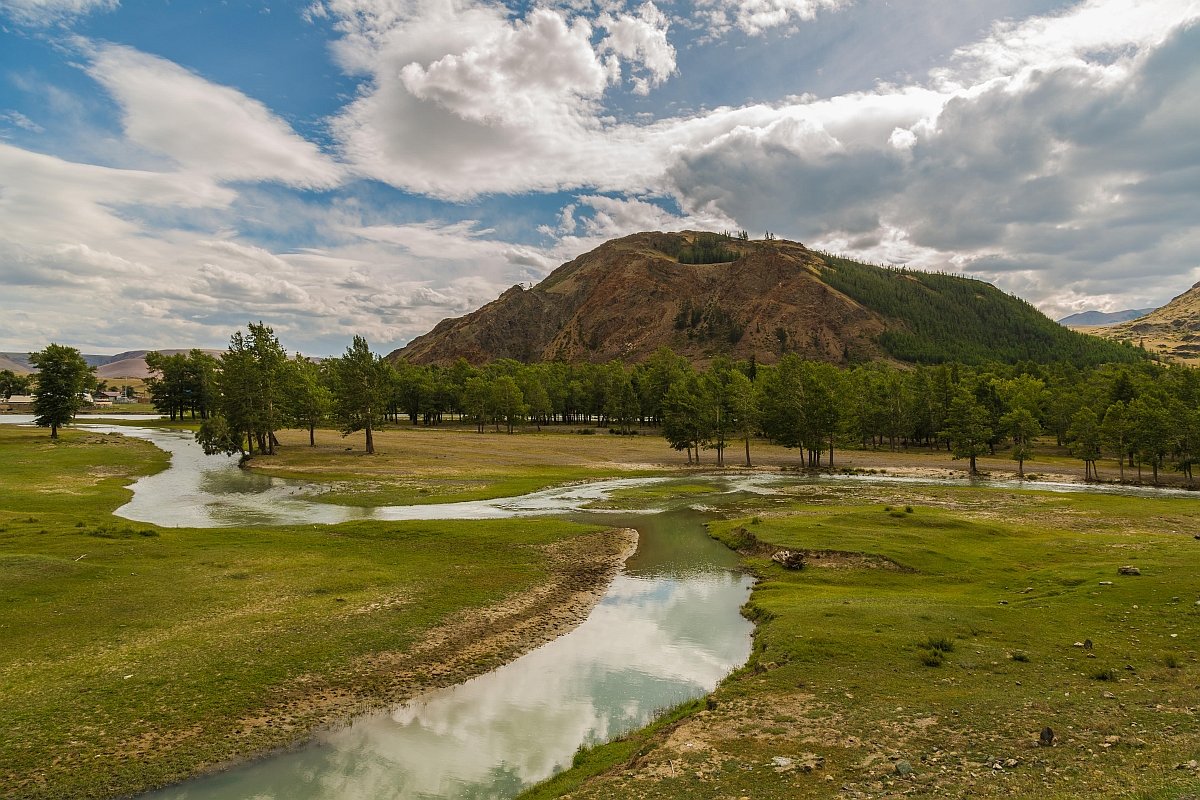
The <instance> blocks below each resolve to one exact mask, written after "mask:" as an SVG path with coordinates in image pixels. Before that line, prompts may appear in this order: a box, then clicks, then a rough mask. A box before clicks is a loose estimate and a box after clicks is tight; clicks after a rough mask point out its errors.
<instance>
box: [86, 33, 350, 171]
mask: <svg viewBox="0 0 1200 800" xmlns="http://www.w3.org/2000/svg"><path fill="white" fill-rule="evenodd" d="M88 73H89V74H90V75H91V76H92V77H93V78H95V79H96V81H97V82H99V83H100V85H101V86H103V87H104V88H105V89H106V90H107V91H108V92H109V94H111V95H112V97H113V98H114V99H115V100H116V101H117V103H118V104H119V105H120V107H121V114H122V124H123V126H124V129H125V135H126V137H127V139H128V140H129V141H130V142H132V143H134V144H137V145H140V146H141V147H144V148H146V149H147V150H150V151H152V152H156V153H161V154H163V155H165V156H167V157H168V158H169V159H170V160H171V161H172V162H173V163H174V164H175V165H177V166H178V167H179V168H182V169H184V170H188V171H192V172H196V173H199V174H201V175H204V176H206V177H208V178H212V179H213V180H218V181H278V182H280V183H284V184H287V185H289V186H296V187H299V188H305V189H321V188H329V187H332V186H335V185H337V184H338V183H339V182H340V181H341V180H342V170H341V168H340V167H339V166H338V165H337V164H335V163H334V162H333V161H332V160H331V159H330V158H329V157H328V156H326V155H325V154H324V153H322V152H321V150H320V148H318V147H317V146H316V145H314V144H313V143H312V142H309V141H307V140H306V139H303V138H301V137H300V136H298V135H297V134H296V132H295V131H293V130H292V129H291V127H290V126H289V125H288V124H287V123H286V122H284V121H283V120H282V119H280V118H279V117H278V116H276V115H275V114H273V113H271V111H270V109H268V108H267V107H266V106H265V105H263V104H262V103H261V102H259V101H257V100H254V99H252V98H250V97H247V96H246V95H245V94H243V93H241V92H239V91H237V90H236V89H231V88H229V87H225V86H219V85H217V84H215V83H212V82H210V81H207V80H205V79H204V78H201V77H200V76H198V75H195V74H193V73H191V72H189V71H187V70H186V69H183V68H182V67H180V66H179V65H177V64H174V63H172V62H170V61H167V60H166V59H163V58H159V57H157V56H152V55H149V54H147V53H143V52H140V51H138V50H134V49H133V48H130V47H122V46H119V45H111V44H105V45H101V46H99V47H97V48H95V50H94V52H93V54H92V62H91V65H90V66H89V68H88Z"/></svg>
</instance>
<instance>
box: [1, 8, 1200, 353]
mask: <svg viewBox="0 0 1200 800" xmlns="http://www.w3.org/2000/svg"><path fill="white" fill-rule="evenodd" d="M860 5H861V4H855V3H852V2H848V1H845V2H844V1H843V0H750V1H749V2H733V0H699V2H697V3H696V4H695V5H694V6H693V7H691V8H689V9H681V8H678V7H676V6H674V5H668V4H665V3H664V4H662V5H661V6H660V5H656V4H655V3H653V2H640V3H639V2H637V0H633V2H625V1H624V0H564V1H563V2H553V3H546V4H539V5H536V6H534V7H530V8H524V7H522V8H521V9H516V10H514V9H510V8H508V7H506V6H503V5H500V4H497V3H492V2H484V1H483V0H455V1H454V2H451V0H327V1H326V2H321V3H316V4H313V5H311V6H310V7H309V8H308V9H307V10H306V11H305V12H304V17H305V19H307V20H308V21H309V23H310V24H311V26H312V28H313V29H314V30H316V31H320V32H324V33H327V34H328V35H329V36H330V37H331V41H330V42H329V52H330V54H331V58H332V59H333V62H334V64H336V68H337V70H339V71H340V73H341V74H342V75H343V76H349V77H350V78H351V79H352V80H353V81H355V82H357V86H356V88H355V91H353V92H350V93H348V94H347V95H346V96H345V97H343V98H340V99H339V100H338V102H337V103H335V104H333V105H332V106H331V109H332V110H331V112H330V116H329V117H328V119H327V123H328V133H329V141H328V142H326V143H325V144H324V145H318V144H317V143H315V142H313V141H310V140H308V139H306V138H305V137H304V136H302V135H301V134H300V133H298V132H297V130H296V129H295V128H294V127H293V125H292V124H290V123H289V122H288V121H287V119H285V118H284V116H283V115H281V114H280V113H277V112H276V111H274V110H272V106H271V98H270V97H268V96H263V97H261V98H253V97H250V96H248V95H247V94H246V93H244V92H241V91H238V90H237V89H234V88H232V87H230V86H225V85H221V84H219V83H217V82H214V81H211V80H209V79H207V78H206V77H205V76H204V73H203V72H202V71H200V70H196V69H190V68H188V67H185V66H183V65H182V64H180V63H176V62H173V61H171V60H168V59H167V58H164V57H162V56H159V55H151V54H149V53H146V52H143V51H142V50H139V49H136V48H134V47H131V46H128V45H123V44H110V43H103V42H88V41H86V40H84V41H83V42H82V43H81V40H80V38H79V37H76V36H70V37H63V39H62V41H60V42H58V46H59V47H60V48H61V49H62V50H63V51H64V52H69V53H73V54H75V55H74V56H73V58H74V60H75V61H76V62H81V64H82V66H81V69H82V72H81V73H80V74H81V75H84V76H86V78H88V79H90V80H93V81H95V84H96V85H99V86H100V87H101V88H102V89H103V90H104V92H105V96H106V97H107V98H111V110H110V112H109V113H111V114H115V119H117V120H118V125H119V130H114V131H113V132H112V134H111V138H110V140H106V141H104V142H102V146H101V147H97V149H96V152H102V153H104V154H106V156H111V157H107V158H106V160H104V161H103V163H104V164H106V165H105V166H101V165H99V163H84V162H85V156H84V155H80V154H79V152H78V151H77V150H73V151H70V152H71V153H72V155H71V157H67V156H65V155H64V154H63V153H61V152H60V153H59V154H58V155H56V154H55V152H56V151H55V149H54V142H55V136H56V135H58V134H60V133H61V131H59V130H57V129H55V128H54V125H55V122H54V120H55V119H57V120H59V122H58V124H60V125H62V124H66V123H64V122H63V120H74V121H76V122H72V123H71V124H79V123H78V122H77V121H78V120H81V119H84V118H86V115H87V113H88V112H87V108H88V104H89V103H91V102H93V101H92V100H91V99H88V101H87V102H85V101H84V100H81V99H79V98H78V97H75V98H72V96H70V94H69V92H67V91H66V90H65V89H59V88H57V87H54V86H53V85H52V84H51V83H49V82H48V81H47V79H46V77H45V76H42V75H39V74H34V73H33V72H28V73H25V72H22V73H19V74H16V73H14V74H13V75H12V76H10V78H9V80H10V82H12V84H13V85H17V86H32V85H38V86H43V85H45V86H47V87H49V89H52V90H53V92H55V93H57V94H54V97H56V98H58V99H57V100H55V101H54V102H53V103H49V104H48V110H47V112H46V113H45V114H42V113H40V110H38V109H34V108H32V107H16V106H13V107H8V106H9V105H10V104H8V103H3V104H0V124H3V125H4V132H3V134H0V137H2V138H0V220H2V222H0V264H2V265H3V271H2V274H0V282H2V285H3V287H4V293H5V305H4V310H5V312H6V319H7V320H8V321H9V322H10V324H9V327H8V331H9V332H8V333H7V334H6V336H8V337H10V338H9V339H8V341H9V342H10V346H24V344H25V342H26V340H28V337H29V336H30V335H31V334H36V335H37V336H36V339H34V340H32V341H35V342H36V341H42V340H43V339H45V338H46V337H47V336H54V337H57V338H64V339H69V338H73V340H74V341H79V342H84V341H90V342H91V343H93V344H95V345H101V344H105V343H107V342H112V343H113V346H114V347H118V348H121V349H125V348H127V347H130V346H134V345H151V346H155V345H165V344H185V345H186V344H192V343H199V344H206V345H211V344H213V343H219V341H221V340H223V339H224V337H225V336H226V335H227V333H228V331H229V330H230V329H231V328H232V327H233V326H236V325H239V324H244V322H245V320H246V318H250V317H254V318H257V317H259V316H266V315H270V317H271V321H273V322H274V323H275V324H276V327H277V330H279V331H280V332H281V333H283V334H285V335H289V334H290V335H295V336H296V337H298V339H297V341H299V342H300V343H301V344H302V346H303V348H304V349H306V350H307V351H311V352H317V353H322V352H332V351H337V350H340V345H337V344H332V343H335V342H344V341H345V340H346V339H348V337H349V335H350V334H351V333H354V332H361V333H365V334H367V335H368V337H369V338H371V339H372V340H373V341H376V342H382V343H387V345H391V344H400V343H402V342H403V341H404V340H406V339H408V338H410V337H412V336H415V335H418V334H420V333H423V332H424V331H425V330H428V329H429V328H430V327H432V326H433V325H434V324H435V323H436V322H437V321H438V320H440V319H441V318H442V317H444V316H447V315H457V314H461V313H465V312H467V311H469V310H471V309H473V308H475V307H477V306H479V305H481V304H483V303H485V302H487V301H489V300H491V299H493V298H494V296H495V295H496V294H497V293H498V292H499V291H501V290H502V289H503V288H506V287H507V286H509V285H512V284H513V283H517V282H527V281H536V280H538V279H540V278H541V277H543V276H544V275H545V274H546V273H547V272H548V271H549V270H551V269H552V268H553V267H554V266H555V265H557V264H558V263H561V262H563V261H566V260H569V259H570V258H573V257H574V256H576V255H578V254H579V253H580V252H583V251H585V250H587V249H589V248H591V247H594V246H595V245H597V244H599V243H600V242H601V241H603V240H605V239H607V238H611V237H615V236H620V235H624V234H627V233H631V232H634V231H637V230H646V229H680V228H701V229H710V230H712V229H716V230H720V229H741V228H746V229H748V230H749V231H751V233H753V234H761V233H762V232H763V231H764V230H771V231H772V232H775V233H778V234H780V235H783V236H788V237H792V238H799V239H801V240H803V241H805V242H807V243H808V244H810V245H814V246H820V247H824V248H828V249H832V250H837V251H841V252H846V253H848V254H851V255H857V256H859V257H862V258H866V259H870V260H876V261H885V262H890V263H907V264H910V265H912V266H917V267H923V268H930V269H948V270H955V271H966V272H970V273H972V274H976V275H979V276H981V277H984V278H987V279H989V280H994V281H996V282H997V283H998V284H999V285H1001V286H1002V287H1003V288H1005V289H1008V290H1011V291H1015V292H1017V293H1018V294H1021V295H1022V296H1024V297H1027V298H1028V299H1030V300H1032V301H1034V302H1035V303H1038V304H1039V305H1040V306H1041V307H1042V308H1043V309H1044V310H1047V311H1049V312H1051V313H1052V314H1058V313H1066V312H1069V311H1073V310H1078V309H1079V308H1081V307H1084V306H1099V307H1101V308H1111V307H1112V306H1113V305H1122V306H1131V307H1138V306H1145V305H1148V304H1152V303H1154V302H1161V301H1162V300H1164V299H1166V297H1168V296H1170V295H1171V294H1174V293H1177V292H1178V291H1180V290H1182V288H1184V287H1186V286H1187V285H1190V284H1191V283H1192V282H1194V281H1195V280H1196V279H1197V278H1200V273H1198V272H1197V269H1198V268H1200V227H1198V225H1197V223H1196V214H1195V209H1196V198H1197V190H1196V187H1197V186H1200V136H1197V132H1198V124H1200V122H1198V119H1197V116H1196V112H1195V111H1194V110H1193V106H1194V105H1195V97H1197V96H1200V62H1198V61H1197V59H1196V58H1195V56H1194V53H1196V52H1200V26H1198V25H1197V19H1200V3H1197V2H1196V0H1157V2H1151V3H1146V2H1134V1H1133V0H1085V2H1082V3H1079V4H1078V5H1074V6H1071V7H1069V8H1066V9H1061V10H1057V11H1053V12H1049V13H1045V14H1041V15H1037V16H1032V17H1026V18H1023V19H1007V20H1003V21H999V22H996V23H994V24H993V25H992V26H991V27H990V29H988V30H987V31H986V32H985V33H984V34H983V35H981V36H979V37H978V38H977V40H976V41H973V42H967V43H965V44H963V45H962V46H961V47H960V48H959V49H958V50H957V51H955V52H954V53H952V54H951V55H949V56H948V57H941V58H939V59H938V60H937V62H936V66H935V68H934V69H932V70H928V69H927V68H926V67H927V66H928V65H926V67H923V68H922V69H921V70H917V71H915V72H914V73H913V74H914V75H916V77H912V76H900V77H897V76H894V75H893V76H890V77H891V81H890V82H888V81H885V80H883V79H882V76H881V78H880V79H879V80H877V81H876V82H875V83H874V84H873V85H871V86H870V88H867V89H863V88H861V86H860V87H859V88H858V89H857V90H855V91H848V90H847V91H842V92H840V93H831V94H828V95H825V96H819V97H818V96H810V95H804V96H786V91H784V92H776V93H775V94H773V95H771V96H773V97H776V98H780V97H781V98H782V99H776V100H772V101H770V102H766V101H763V102H750V101H745V102H742V103H739V104H735V105H727V106H717V107H705V106H703V105H689V104H687V103H684V102H681V101H679V100H678V99H676V100H673V101H671V102H672V103H674V104H668V103H667V102H665V101H663V98H666V97H673V98H678V97H679V96H681V95H686V92H684V93H681V92H678V91H677V90H678V89H679V88H680V87H679V84H681V83H686V82H687V81H688V80H689V79H690V76H689V75H688V74H687V70H686V67H685V66H681V65H688V64H694V63H695V57H696V56H697V54H699V55H700V56H704V57H707V55H709V54H710V51H708V50H705V49H704V48H708V47H713V48H716V47H717V46H718V45H719V44H720V43H719V42H718V43H717V44H714V42H713V39H712V37H716V38H717V39H720V37H727V38H728V40H729V42H733V43H742V42H751V43H753V45H754V46H755V47H756V48H760V49H761V50H762V55H761V56H759V55H758V54H757V53H755V54H752V55H742V56H739V57H744V58H753V57H761V58H767V59H769V58H770V53H771V52H772V51H771V49H770V48H771V47H772V46H776V45H777V44H778V43H779V42H780V41H782V42H784V43H786V42H787V39H786V35H787V34H789V33H790V32H792V31H794V30H795V26H796V25H798V24H803V25H806V26H807V25H813V26H816V25H821V24H822V23H823V21H825V20H827V19H830V18H834V17H836V18H838V19H844V18H850V17H852V15H854V14H866V13H869V11H870V9H865V8H860ZM18 6H20V7H22V8H24V7H28V8H30V9H32V8H34V7H35V6H36V7H37V8H38V9H41V10H40V11H39V12H38V13H39V14H40V16H37V15H34V12H32V11H31V12H29V13H30V16H29V17H28V19H27V20H26V21H24V22H22V24H28V25H35V24H44V25H55V24H64V25H65V24H68V21H69V20H70V19H71V18H72V15H75V14H78V13H83V12H85V11H87V10H88V9H99V8H108V9H110V10H111V9H112V8H115V3H86V2H83V1H82V0H77V1H76V2H63V3H49V4H47V3H42V4H37V3H32V2H31V0H25V2H24V3H21V2H12V1H11V0H10V1H9V2H3V3H0V8H3V10H4V13H5V14H6V15H7V16H8V17H9V18H10V19H20V18H19V16H18V15H19V14H20V13H24V12H18V11H14V9H16V8H18ZM118 13H119V10H118ZM676 13H678V14H679V17H673V16H671V15H672V14H676ZM913 13H914V14H918V15H920V14H924V15H926V18H930V17H931V15H935V14H936V10H920V11H914V12H913ZM55 15H58V16H55ZM689 16H690V17H691V18H692V19H699V20H700V21H701V23H702V24H701V26H700V28H701V29H702V32H698V29H697V28H694V27H689V25H691V23H688V22H686V21H685V19H684V17H689ZM35 18H36V19H41V20H44V22H43V23H35V21H34V20H35ZM37 35H38V36H51V34H48V33H45V32H44V31H39V32H38V33H37ZM706 37H707V38H706ZM749 37H754V38H749ZM51 38H53V37H52V36H51ZM727 44H728V42H727ZM731 49H733V48H728V47H726V48H725V49H723V50H721V51H720V53H721V54H722V56H721V57H722V58H724V57H727V56H728V55H729V52H730V50H731ZM161 52H166V50H163V51H161ZM712 52H715V50H714V51H712ZM736 52H739V53H741V52H743V51H736ZM728 63H729V64H730V69H731V70H733V69H737V68H738V64H737V62H736V59H734V60H730V61H729V62H728ZM747 63H750V64H751V66H753V64H754V63H756V62H753V61H750V62H747ZM746 74H748V73H746V72H742V73H739V77H745V76H746ZM748 91H749V90H748ZM26 93H27V94H28V92H26ZM699 94H701V95H703V92H700V93H699ZM46 96H50V95H49V94H47V95H46ZM0 99H3V98H2V97H0ZM101 100H103V97H102V98H101ZM72 102H73V103H74V106H72V108H73V110H72V111H71V113H70V114H67V113H66V112H61V113H59V112H56V111H55V109H56V108H67V107H68V106H71V104H72ZM55 113H58V116H57V117H55ZM310 122H311V120H310ZM76 136H77V138H83V137H82V135H81V134H78V133H77V134H76ZM330 142H331V144H330ZM39 148H40V149H39ZM113 154H115V155H113ZM91 160H93V161H97V162H99V161H101V159H100V158H92V159H91ZM381 184H382V185H385V186H386V187H390V188H386V189H385V188H382V187H381ZM51 293H53V296H54V300H55V302H53V303H50V302H47V301H46V298H47V297H49V296H51ZM97 309H105V310H106V311H110V313H107V314H105V318H104V319H102V320H101V319H98V315H97V311H96V310H97ZM214 332H216V333H214ZM22 337H24V338H22ZM131 337H141V338H139V339H138V341H136V342H131V341H130V339H131ZM214 340H216V342H214ZM314 347H315V348H316V349H315V350H314Z"/></svg>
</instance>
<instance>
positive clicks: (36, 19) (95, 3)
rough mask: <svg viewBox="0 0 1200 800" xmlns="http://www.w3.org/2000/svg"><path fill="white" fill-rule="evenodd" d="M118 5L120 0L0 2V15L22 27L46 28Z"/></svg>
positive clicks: (23, 0)
mask: <svg viewBox="0 0 1200 800" xmlns="http://www.w3.org/2000/svg"><path fill="white" fill-rule="evenodd" d="M118 5H120V3H119V0H0V13H3V14H4V15H5V16H7V17H8V18H9V19H11V20H13V21H14V22H16V23H18V24H20V25H30V26H35V27H46V26H49V25H55V24H58V23H63V22H68V21H70V20H72V19H74V18H75V17H80V16H83V15H84V14H90V13H92V12H93V11H112V10H114V9H116V8H117V6H118Z"/></svg>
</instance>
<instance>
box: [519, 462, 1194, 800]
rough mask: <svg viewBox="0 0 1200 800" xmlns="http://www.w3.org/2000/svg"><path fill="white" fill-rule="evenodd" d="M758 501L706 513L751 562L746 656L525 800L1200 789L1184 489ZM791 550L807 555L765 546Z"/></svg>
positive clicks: (946, 491)
mask: <svg viewBox="0 0 1200 800" xmlns="http://www.w3.org/2000/svg"><path fill="white" fill-rule="evenodd" d="M697 499H698V501H700V502H702V497H698V498H697ZM763 505H764V507H763V509H762V510H761V511H760V512H759V513H757V514H753V515H751V516H746V517H741V518H738V519H730V520H725V521H721V522H716V523H713V524H712V525H711V530H712V533H713V534H714V535H715V536H717V537H719V538H721V539H722V540H723V541H725V542H726V543H728V544H729V545H730V546H732V547H735V548H740V549H741V550H742V551H743V552H744V553H745V554H746V555H745V559H746V563H747V565H748V566H749V567H750V568H751V569H753V570H754V571H755V572H756V573H758V574H759V575H760V576H761V578H762V580H761V582H760V583H759V584H758V585H757V586H756V588H755V590H754V593H753V595H752V597H751V600H750V602H749V603H748V605H747V607H746V613H747V614H748V615H749V616H750V617H751V618H753V619H754V620H755V621H756V624H757V627H756V632H755V645H754V653H753V655H752V656H751V659H750V661H749V663H748V664H747V666H746V668H744V669H742V670H739V671H737V672H736V673H734V674H733V675H732V676H731V677H730V678H729V679H727V680H726V681H725V682H724V683H723V684H722V685H721V686H720V687H719V688H718V689H717V690H716V691H715V692H714V693H713V694H712V695H711V696H710V699H709V702H708V703H707V705H705V704H699V705H697V706H696V707H694V708H692V709H690V711H691V713H690V714H684V715H683V718H682V720H679V721H673V722H670V723H668V724H664V725H660V726H658V727H657V728H656V729H654V730H650V731H648V732H639V733H638V734H636V735H635V736H634V737H632V739H631V740H628V741H623V742H618V743H615V744H613V745H608V746H604V747H600V748H597V749H595V750H592V751H589V752H587V753H586V754H583V755H581V756H580V757H579V758H578V759H577V767H576V769H574V770H572V771H568V772H567V773H564V774H562V775H561V776H559V777H558V778H557V779H556V780H555V781H553V782H551V783H549V784H547V785H545V786H543V787H539V788H536V789H534V790H533V791H531V792H529V793H527V794H526V795H525V796H524V797H526V798H547V797H558V796H566V797H572V798H589V799H592V798H594V799H595V800H608V799H609V798H627V797H628V798H634V797H639V798H645V797H653V798H665V799H666V800H671V798H729V797H734V798H736V797H753V798H767V799H770V798H781V799H782V798H828V797H843V798H876V797H900V796H908V795H920V796H934V797H964V796H970V797H983V798H987V797H997V798H999V797H1012V796H1020V797H1032V796H1038V797H1046V798H1068V797H1070V798H1073V797H1083V796H1092V797H1100V796H1104V797H1116V796H1121V797H1125V796H1131V797H1132V796H1136V797H1146V798H1156V797H1162V798H1166V797H1172V798H1173V797H1181V796H1188V795H1187V793H1188V792H1189V791H1191V792H1194V791H1195V789H1196V786H1197V785H1198V784H1200V770H1198V769H1197V768H1196V766H1195V764H1196V761H1195V759H1197V758H1198V757H1200V722H1198V721H1197V718H1198V717H1197V715H1198V714H1200V708H1198V706H1200V654H1198V652H1197V648H1196V642H1197V641H1200V605H1198V603H1200V541H1197V540H1196V539H1195V538H1193V537H1194V536H1195V535H1196V534H1197V533H1200V514H1198V513H1197V506H1196V500H1195V499H1194V498H1190V497H1186V496H1184V497H1179V498H1131V497H1118V496H1101V495H1086V494H1083V495H1081V494H1072V495H1062V494H1051V493H1046V492H1031V491H1010V490H1007V489H997V488H971V487H949V486H940V487H939V486H915V487H914V486H884V485H876V486H861V487H859V486H855V487H845V486H843V487H835V486H808V487H795V488H794V489H792V490H790V491H789V493H788V494H787V495H786V496H784V497H779V498H776V502H774V503H770V502H764V504H763ZM784 548H786V549H791V550H796V551H804V552H806V553H807V556H808V557H807V566H806V567H805V568H804V569H802V570H798V571H795V570H787V569H784V568H783V567H781V566H780V565H778V564H776V563H774V562H772V561H771V560H770V558H769V555H770V554H772V553H773V552H775V551H776V550H778V549H784ZM846 554H852V555H851V556H849V557H848V556H847V555H846ZM853 554H866V555H867V556H868V557H861V556H858V555H853ZM1124 566H1133V567H1136V568H1137V571H1138V572H1140V574H1128V575H1126V574H1119V569H1120V568H1121V567H1124ZM1047 727H1049V728H1051V729H1052V730H1053V732H1054V738H1053V742H1052V743H1051V746H1049V747H1045V746H1041V744H1040V743H1039V738H1040V736H1041V733H1042V731H1043V730H1044V729H1045V728H1047Z"/></svg>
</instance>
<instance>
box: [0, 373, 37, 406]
mask: <svg viewBox="0 0 1200 800" xmlns="http://www.w3.org/2000/svg"><path fill="white" fill-rule="evenodd" d="M30 383H32V379H31V378H30V376H29V375H18V374H17V373H15V372H13V371H12V370H11V369H6V370H0V397H3V398H4V399H5V400H7V399H8V398H10V397H12V396H13V395H14V394H25V393H26V392H28V391H29V385H30Z"/></svg>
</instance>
